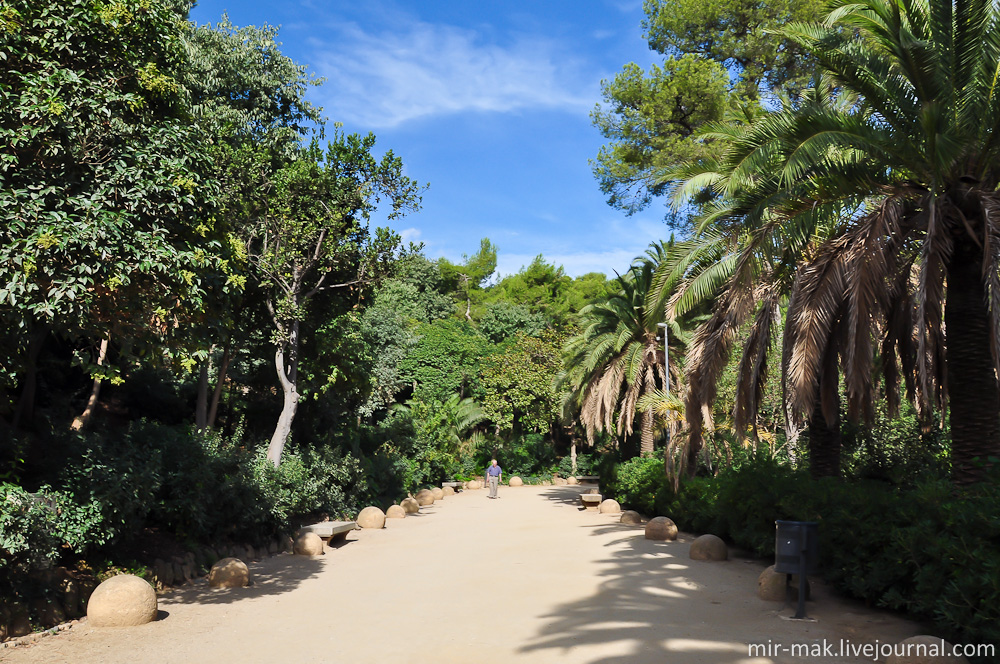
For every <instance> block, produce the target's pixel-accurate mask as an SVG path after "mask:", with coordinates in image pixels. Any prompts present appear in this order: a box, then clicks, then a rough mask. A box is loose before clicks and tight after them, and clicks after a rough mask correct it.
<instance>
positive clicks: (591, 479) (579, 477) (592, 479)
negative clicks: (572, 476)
mask: <svg viewBox="0 0 1000 664" xmlns="http://www.w3.org/2000/svg"><path fill="white" fill-rule="evenodd" d="M576 479H577V480H579V481H580V482H581V483H583V482H590V483H593V484H596V483H597V480H599V479H601V478H600V477H598V476H597V475H577V476H576Z"/></svg>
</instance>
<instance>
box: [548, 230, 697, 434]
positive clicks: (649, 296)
mask: <svg viewBox="0 0 1000 664" xmlns="http://www.w3.org/2000/svg"><path fill="white" fill-rule="evenodd" d="M679 253H680V252H679V251H678V250H677V249H676V247H675V246H674V245H672V244H670V243H659V244H657V243H654V244H653V245H652V247H651V249H650V251H649V252H647V255H646V256H644V257H641V258H637V259H636V260H635V262H634V263H633V264H632V266H631V268H630V269H629V270H628V271H627V272H626V273H625V274H624V275H619V277H618V292H617V293H615V294H614V295H612V296H610V297H609V298H607V299H606V300H603V301H601V302H597V303H594V304H590V305H588V306H586V307H584V308H583V309H582V310H581V311H580V319H579V321H580V327H581V328H583V332H582V333H581V334H579V335H577V336H575V337H573V338H571V339H570V340H569V341H568V342H567V344H566V347H565V350H564V365H565V367H566V369H565V370H564V371H563V372H562V373H561V374H560V376H559V377H558V379H557V385H558V386H559V387H560V389H565V390H566V395H567V396H566V404H567V405H568V406H569V407H570V408H571V409H579V413H580V416H579V419H580V422H581V423H582V424H583V426H584V427H585V429H586V431H587V438H588V440H589V441H590V442H591V443H592V442H593V440H594V435H595V434H596V433H597V432H600V431H609V432H610V431H617V432H618V434H619V435H622V436H628V435H631V434H632V432H633V429H634V424H635V416H636V412H637V409H636V404H637V403H638V401H639V399H640V397H642V396H643V395H645V394H649V393H651V392H653V391H654V390H656V389H657V388H662V387H663V386H664V384H665V377H666V374H665V372H664V355H663V350H662V346H661V342H660V341H658V339H657V331H658V328H657V324H658V323H660V322H662V321H663V311H664V310H663V306H662V303H660V302H658V301H657V300H656V297H655V294H654V293H653V291H652V288H651V287H652V282H653V275H654V273H655V271H656V267H657V265H658V264H659V263H660V262H661V261H665V260H668V259H671V258H672V257H674V256H676V255H679ZM672 325H673V326H674V333H672V334H670V337H671V340H672V341H673V342H674V343H675V344H678V343H679V342H680V340H681V339H682V332H681V330H680V328H679V327H677V326H676V323H672ZM674 380H676V379H674ZM638 415H639V423H638V424H639V430H640V432H641V437H640V452H641V453H642V454H651V453H652V452H653V443H654V437H655V429H654V418H653V413H652V411H651V409H650V408H646V409H644V410H641V411H639V413H638Z"/></svg>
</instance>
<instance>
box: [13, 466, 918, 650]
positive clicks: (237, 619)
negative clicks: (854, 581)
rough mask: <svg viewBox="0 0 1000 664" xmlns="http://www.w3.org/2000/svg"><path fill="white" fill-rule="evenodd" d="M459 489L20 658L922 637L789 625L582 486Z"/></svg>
mask: <svg viewBox="0 0 1000 664" xmlns="http://www.w3.org/2000/svg"><path fill="white" fill-rule="evenodd" d="M501 491H502V493H501V499H500V500H488V499H487V497H486V492H485V491H467V492H463V493H462V494H459V495H456V496H451V497H449V498H447V499H445V500H444V501H442V502H439V503H437V504H436V505H434V506H432V507H429V508H424V511H423V512H422V513H421V514H419V515H413V516H410V517H407V518H406V519H401V520H389V521H388V527H387V528H385V529H384V530H380V531H372V530H363V531H355V532H352V533H350V534H349V536H348V541H347V542H346V543H345V544H343V545H341V546H339V547H338V548H336V549H332V550H328V551H327V554H326V555H324V556H322V557H318V558H315V559H304V558H302V557H296V556H291V555H281V556H278V557H276V558H270V559H267V560H264V561H261V562H259V563H255V564H253V565H252V566H251V569H252V571H253V572H254V574H255V580H256V583H255V585H254V586H252V587H250V588H245V589H240V590H228V591H212V590H210V589H208V587H207V586H206V585H205V582H204V580H202V581H200V582H199V583H197V584H196V585H193V586H188V587H186V588H183V589H180V590H177V591H174V592H171V593H169V594H166V595H164V596H162V597H161V598H160V609H161V610H162V611H163V612H165V613H166V615H165V616H162V619H161V620H158V621H156V622H154V623H151V624H149V625H145V626H142V627H134V628H120V629H104V630H100V629H91V628H89V627H87V626H86V625H85V624H84V625H82V626H80V627H77V628H74V629H73V630H71V631H69V632H65V633H61V634H59V635H58V636H53V637H50V638H48V639H43V640H41V641H39V643H38V644H37V645H34V646H32V647H30V648H17V649H13V650H11V649H8V650H3V651H0V659H3V661H5V662H7V661H9V662H11V663H14V664H22V663H28V662H32V663H38V662H44V663H46V664H50V663H52V664H54V663H61V662H66V663H72V664H88V663H101V664H116V663H122V664H125V663H127V664H141V663H146V662H148V663H150V664H200V663H201V662H212V663H218V662H239V663H240V664H255V663H257V662H278V661H292V662H348V663H355V662H378V663H380V664H383V663H385V664H395V663H410V662H412V663H414V664H423V663H429V662H436V663H444V664H447V663H451V662H472V661H476V662H488V663H492V662H509V661H516V662H574V663H576V664H580V663H589V664H596V663H602V664H610V663H614V662H621V663H626V662H628V663H631V662H637V663H642V662H650V663H652V662H657V663H662V662H670V663H671V664H673V663H678V664H687V663H690V664H696V663H705V664H763V663H766V662H772V663H782V664H784V663H791V662H799V663H800V664H801V663H802V662H805V661H817V662H820V661H821V662H865V661H870V660H867V659H863V658H852V657H832V658H830V657H824V658H809V659H804V658H801V657H792V656H791V655H790V654H784V653H781V652H780V651H779V652H778V654H777V655H776V656H773V657H756V658H751V657H749V656H748V649H747V645H746V644H747V643H749V642H765V643H766V642H767V641H768V640H770V641H771V642H772V643H773V644H778V645H779V646H791V644H803V643H805V644H812V643H816V642H818V641H819V640H820V639H827V640H828V641H829V642H831V643H839V640H840V639H848V640H850V641H851V642H852V643H862V642H869V641H874V640H876V639H877V640H879V641H880V642H883V643H888V642H895V641H898V640H900V639H902V638H905V637H906V636H910V635H912V634H916V633H918V629H917V628H916V626H914V625H911V624H908V623H906V622H904V621H902V620H900V619H898V618H896V617H895V616H892V615H889V614H886V613H881V612H875V611H869V610H865V609H864V608H863V607H859V606H858V605H855V604H852V603H846V602H843V601H838V600H836V599H834V598H833V597H831V596H830V595H829V593H828V592H826V591H825V590H824V589H823V588H822V587H819V588H815V596H816V598H817V601H816V602H815V603H810V605H809V612H810V616H811V617H815V618H817V621H816V622H798V621H789V620H785V619H783V618H782V617H781V616H782V615H788V614H790V613H791V611H789V610H783V611H779V606H778V605H776V604H775V603H771V602H764V601H761V600H759V599H757V597H756V594H755V589H756V579H757V576H758V574H759V573H760V571H761V569H762V568H763V564H762V563H759V562H755V561H748V560H743V559H734V560H729V561H727V562H723V563H706V562H694V561H691V560H690V559H689V558H688V548H689V544H690V541H691V539H692V538H691V537H686V536H683V535H682V537H681V538H680V539H679V540H678V541H677V542H668V543H663V542H651V541H648V540H646V539H644V538H643V530H642V528H641V527H635V526H633V527H627V526H622V525H620V524H619V523H618V522H617V521H618V520H617V518H614V517H611V516H608V515H601V514H597V513H595V512H585V511H581V510H580V508H579V507H578V498H577V496H578V495H579V493H580V489H579V487H572V486H568V487H519V488H503V489H501Z"/></svg>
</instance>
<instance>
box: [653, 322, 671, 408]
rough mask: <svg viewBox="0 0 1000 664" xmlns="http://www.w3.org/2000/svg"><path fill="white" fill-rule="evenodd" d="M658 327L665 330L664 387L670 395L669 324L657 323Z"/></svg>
mask: <svg viewBox="0 0 1000 664" xmlns="http://www.w3.org/2000/svg"><path fill="white" fill-rule="evenodd" d="M656 327H658V328H660V329H661V330H663V386H664V388H665V389H666V392H667V395H668V396H669V395H670V358H669V356H668V353H669V352H670V351H669V350H668V343H669V337H668V334H667V324H666V323H657V324H656Z"/></svg>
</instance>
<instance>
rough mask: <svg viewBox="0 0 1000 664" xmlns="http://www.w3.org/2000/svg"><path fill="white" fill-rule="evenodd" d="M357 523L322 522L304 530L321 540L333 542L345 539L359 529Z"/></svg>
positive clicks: (303, 528) (304, 527)
mask: <svg viewBox="0 0 1000 664" xmlns="http://www.w3.org/2000/svg"><path fill="white" fill-rule="evenodd" d="M357 527H358V524H357V522H355V521H320V522H319V523H314V524H312V525H311V526H303V527H302V530H304V531H308V532H311V533H316V534H317V535H319V536H320V538H322V539H325V540H330V541H333V539H334V538H335V537H340V538H345V537H347V533H349V532H351V531H352V530H355V529H357Z"/></svg>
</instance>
